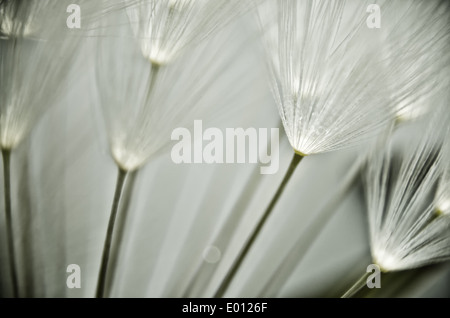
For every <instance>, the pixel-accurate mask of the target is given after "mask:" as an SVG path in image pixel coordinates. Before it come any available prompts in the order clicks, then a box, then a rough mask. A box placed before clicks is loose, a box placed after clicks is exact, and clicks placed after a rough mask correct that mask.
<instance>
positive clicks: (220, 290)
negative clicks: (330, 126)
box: [214, 153, 304, 297]
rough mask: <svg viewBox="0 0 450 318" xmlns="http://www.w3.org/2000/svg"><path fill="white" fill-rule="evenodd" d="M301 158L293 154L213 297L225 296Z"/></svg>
mask: <svg viewBox="0 0 450 318" xmlns="http://www.w3.org/2000/svg"><path fill="white" fill-rule="evenodd" d="M303 158H304V157H303V156H301V155H300V154H298V153H295V154H294V157H293V158H292V161H291V164H290V165H289V168H288V170H287V171H286V174H285V176H284V178H283V181H281V184H280V186H279V187H278V190H277V192H276V193H275V195H274V196H273V198H272V200H271V201H270V203H269V205H268V206H267V208H266V210H265V211H264V214H263V215H262V217H261V219H260V220H259V222H258V224H257V225H256V227H255V229H254V230H253V232H252V234H251V236H250V238H249V239H248V240H247V242H246V243H245V245H244V247H243V249H242V250H241V252H240V253H239V255H238V257H237V259H236V260H235V261H234V263H233V265H232V266H231V268H230V270H229V271H228V273H227V275H226V276H225V278H224V280H223V281H222V283H221V284H220V286H219V288H218V290H217V292H216V294H215V295H214V297H222V296H223V295H224V294H225V292H226V290H227V289H228V286H229V285H230V283H231V282H232V280H233V278H234V275H236V272H237V271H238V269H239V267H240V266H241V264H242V262H243V260H244V259H245V257H246V256H247V253H248V251H249V250H250V248H251V247H252V245H253V243H254V242H255V240H256V237H257V236H258V234H259V232H261V229H262V228H263V226H264V224H265V222H266V220H267V218H268V217H269V215H270V213H271V212H272V210H273V208H274V207H275V205H276V204H277V202H278V199H279V198H280V196H281V194H282V193H283V190H284V188H285V187H286V185H287V184H288V182H289V179H290V178H291V177H292V175H293V173H294V171H295V168H297V166H298V164H299V163H300V162H301V161H302V159H303Z"/></svg>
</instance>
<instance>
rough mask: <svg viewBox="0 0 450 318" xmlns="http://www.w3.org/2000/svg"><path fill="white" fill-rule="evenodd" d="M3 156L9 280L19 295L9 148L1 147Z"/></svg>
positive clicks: (15, 293) (15, 295)
mask: <svg viewBox="0 0 450 318" xmlns="http://www.w3.org/2000/svg"><path fill="white" fill-rule="evenodd" d="M2 157H3V178H4V191H5V219H6V236H7V238H6V239H7V241H8V253H9V267H10V271H11V280H12V287H13V296H14V297H15V298H17V297H19V288H18V283H17V269H16V257H15V253H14V240H13V237H14V235H13V227H12V217H11V179H10V171H11V170H10V159H11V150H10V149H2Z"/></svg>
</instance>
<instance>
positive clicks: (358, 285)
mask: <svg viewBox="0 0 450 318" xmlns="http://www.w3.org/2000/svg"><path fill="white" fill-rule="evenodd" d="M371 274H372V272H367V273H364V275H362V276H361V278H360V279H358V280H357V281H356V283H354V284H353V286H352V287H350V288H349V290H347V291H346V292H345V294H344V295H342V297H341V298H351V297H353V296H354V295H355V294H356V293H357V292H359V291H360V290H361V288H363V287H364V286H366V284H367V278H368V277H369V276H370V275H371Z"/></svg>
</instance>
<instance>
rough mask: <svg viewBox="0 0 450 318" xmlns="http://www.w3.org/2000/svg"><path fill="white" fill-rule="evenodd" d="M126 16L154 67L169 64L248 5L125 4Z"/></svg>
mask: <svg viewBox="0 0 450 318" xmlns="http://www.w3.org/2000/svg"><path fill="white" fill-rule="evenodd" d="M128 2H129V4H130V5H129V6H128V7H127V14H128V17H129V20H130V24H131V26H132V28H133V31H134V34H135V37H136V38H137V39H138V40H139V42H140V46H141V50H142V54H143V55H144V56H145V57H146V58H147V59H148V60H150V61H151V62H152V63H153V64H155V65H166V64H168V63H170V62H172V61H173V60H174V59H175V58H176V57H177V56H178V55H179V54H180V52H181V51H182V50H184V49H185V48H186V47H187V46H189V45H191V44H192V43H198V42H199V41H200V40H202V39H204V38H205V37H207V36H208V35H210V34H211V33H212V32H214V31H215V30H216V29H217V28H219V27H221V26H223V25H225V24H226V23H228V22H230V21H232V20H233V19H234V18H235V17H236V16H237V15H238V14H242V12H244V11H245V10H247V9H248V8H249V7H251V5H252V2H251V1H240V0H227V1H220V2H216V1H207V0H140V1H136V0H128Z"/></svg>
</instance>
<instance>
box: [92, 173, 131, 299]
mask: <svg viewBox="0 0 450 318" xmlns="http://www.w3.org/2000/svg"><path fill="white" fill-rule="evenodd" d="M127 174H128V172H127V171H126V170H124V169H122V168H120V167H119V171H118V174H117V182H116V190H115V193H114V200H113V204H112V207H111V215H110V217H109V223H108V230H107V232H106V238H105V245H104V246H103V255H102V262H101V265H100V271H99V274H98V282H97V291H96V297H97V298H103V297H104V294H105V285H106V274H107V272H108V261H109V256H110V250H111V242H112V236H113V232H114V224H115V222H116V215H117V211H118V209H119V203H120V198H121V196H122V190H123V185H124V183H125V178H126V176H127Z"/></svg>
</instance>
